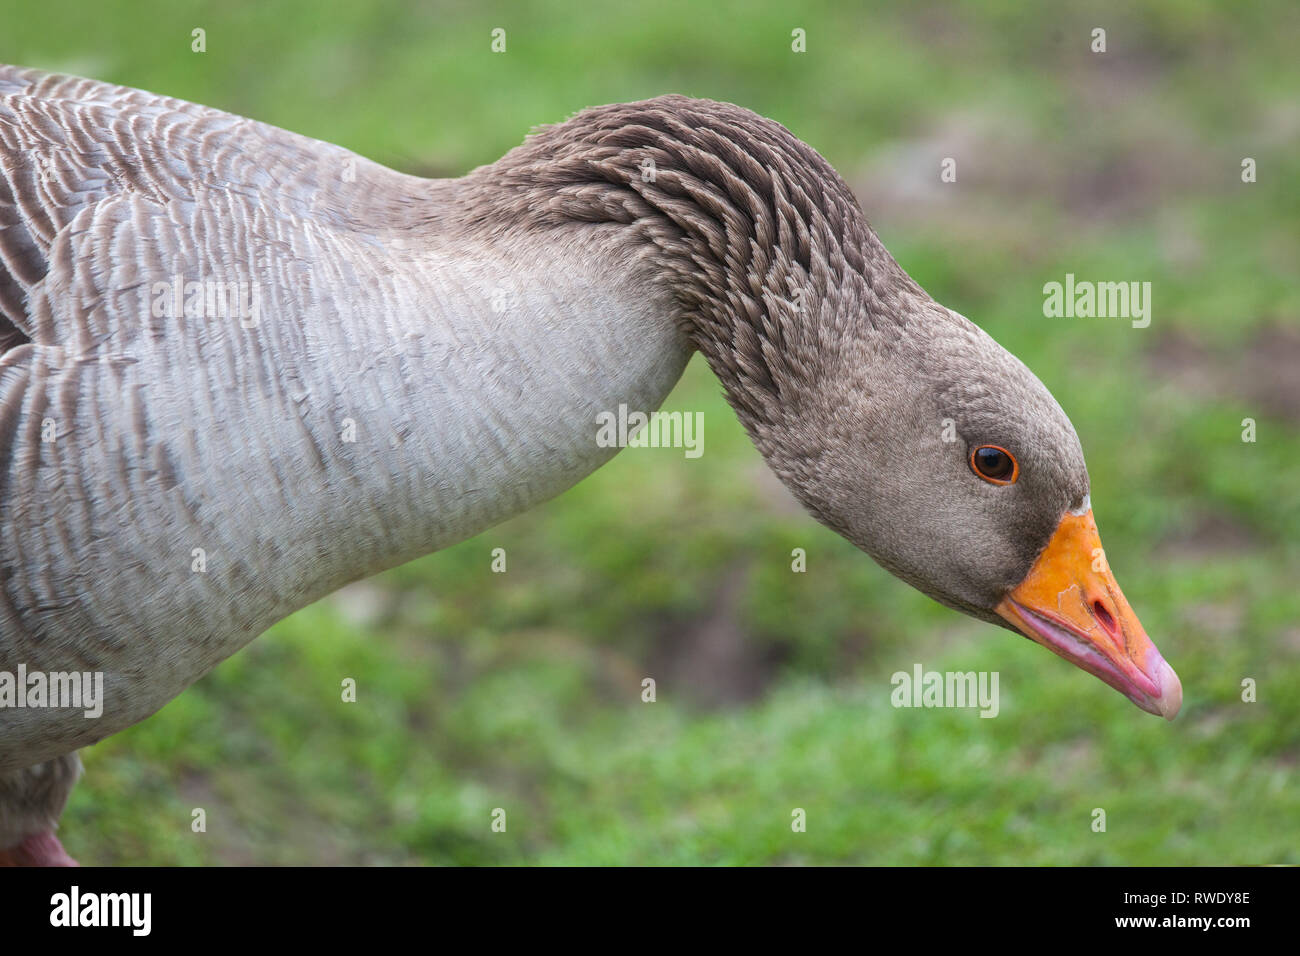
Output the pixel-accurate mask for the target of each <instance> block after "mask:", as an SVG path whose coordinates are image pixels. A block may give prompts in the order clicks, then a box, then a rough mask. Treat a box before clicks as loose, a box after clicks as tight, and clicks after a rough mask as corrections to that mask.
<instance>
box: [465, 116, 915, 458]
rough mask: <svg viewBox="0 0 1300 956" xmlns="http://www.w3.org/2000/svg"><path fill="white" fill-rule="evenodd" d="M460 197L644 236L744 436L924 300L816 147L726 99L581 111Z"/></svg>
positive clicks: (488, 170)
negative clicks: (857, 342) (852, 346)
mask: <svg viewBox="0 0 1300 956" xmlns="http://www.w3.org/2000/svg"><path fill="white" fill-rule="evenodd" d="M460 201H461V203H462V204H463V205H462V208H463V209H465V210H467V217H468V218H469V220H470V222H471V224H472V225H474V226H475V227H476V228H479V229H482V228H484V227H488V228H495V229H496V230H498V231H499V232H506V233H508V232H511V231H513V230H517V229H521V228H522V229H545V228H559V229H565V228H574V227H575V225H578V224H617V225H620V226H623V227H625V229H624V230H623V233H624V235H623V238H624V239H625V240H626V238H627V236H629V235H630V236H632V237H635V241H636V242H639V243H642V244H645V245H649V246H650V247H652V248H653V253H654V254H653V255H650V256H647V257H645V258H644V259H643V260H642V262H643V264H644V265H645V267H646V268H647V269H648V270H649V273H650V274H649V276H648V277H649V278H650V280H651V281H654V282H657V283H662V284H666V285H667V286H668V287H669V288H670V290H671V292H672V294H673V296H674V297H675V300H676V302H677V303H678V307H679V313H678V315H677V320H678V321H679V323H680V324H681V326H682V328H683V330H684V332H685V333H686V334H687V335H688V337H689V338H690V340H691V342H692V343H693V344H694V345H695V346H696V347H697V348H698V349H700V351H701V352H703V353H704V355H705V356H706V357H707V359H708V361H709V364H710V365H711V366H712V368H713V370H714V372H715V373H716V374H717V375H718V377H719V378H720V379H721V381H722V382H723V384H724V385H725V386H726V388H727V393H728V398H729V399H730V401H731V403H732V405H733V406H734V407H735V408H736V410H737V412H738V413H739V414H740V416H741V419H742V421H744V423H745V425H746V426H747V427H748V428H749V429H750V431H751V433H755V432H756V430H760V431H761V429H762V427H763V426H764V425H766V424H771V423H775V422H777V421H779V420H781V419H782V418H783V417H784V416H787V415H789V414H790V413H791V411H792V410H793V409H794V407H795V406H796V405H797V402H798V396H799V394H800V392H801V391H802V387H803V386H806V385H809V384H811V383H813V382H815V381H816V379H817V377H818V376H820V375H823V374H825V373H826V372H827V370H828V369H829V368H831V367H832V366H833V364H834V362H835V361H836V357H837V355H838V354H839V352H840V351H841V350H842V349H843V347H844V345H845V343H846V342H847V341H850V340H853V339H856V338H859V337H861V336H862V335H864V334H866V332H867V331H868V330H869V329H871V328H872V327H875V326H878V325H880V324H882V323H885V324H897V323H900V322H903V321H905V319H906V317H907V316H908V315H909V314H911V313H912V312H914V311H915V310H916V309H917V308H918V307H920V306H922V304H923V303H928V304H930V305H933V303H931V301H930V299H929V297H928V296H927V295H926V294H925V293H924V292H923V291H921V289H920V288H919V287H918V286H917V285H916V284H915V283H914V282H913V281H912V280H911V278H910V277H908V275H907V274H906V273H905V272H904V271H903V270H902V269H901V268H900V267H899V266H898V264H897V263H896V262H895V261H894V259H893V257H892V256H890V255H889V253H888V252H887V251H886V250H885V248H884V246H883V245H882V244H881V243H880V241H879V240H878V239H877V238H876V236H875V233H874V232H873V231H872V230H871V227H870V226H869V225H868V223H867V221H866V218H865V217H864V216H863V214H862V211H861V209H860V208H859V206H858V204H857V201H856V200H855V199H854V197H853V194H852V192H851V191H850V190H849V188H848V186H847V185H846V184H845V183H844V181H843V180H842V179H841V178H840V176H839V175H838V174H837V173H836V172H835V170H834V169H832V168H831V166H830V165H829V164H828V163H827V162H826V161H825V160H824V159H823V158H822V157H821V156H820V155H819V154H818V153H817V152H816V150H814V149H812V148H811V147H810V146H808V145H807V144H805V143H803V142H801V141H800V140H798V139H797V138H796V137H795V136H794V135H793V134H791V133H790V132H789V131H788V130H787V129H785V127H783V126H781V125H780V124H779V123H776V122H774V121H772V120H769V119H764V118H762V117H759V116H757V115H756V114H754V113H751V112H749V111H748V110H744V109H741V108H739V107H736V106H733V105H731V104H728V103H719V102H714V101H711V100H698V99H691V98H689V97H684V96H676V95H673V96H662V97H658V98H656V99H652V100H646V101H643V102H639V103H626V104H615V105H611V106H602V107H596V108H593V109H589V110H585V111H583V112H582V113H579V114H578V115H577V116H575V117H574V118H572V119H570V120H569V121H567V122H565V123H563V124H560V125H557V126H552V127H546V128H543V129H542V130H540V131H538V132H536V133H534V134H533V135H531V136H530V137H529V138H528V139H527V140H526V141H525V142H524V143H523V145H521V146H519V147H518V148H516V149H514V150H512V151H511V152H510V153H508V154H507V155H506V156H505V157H503V158H502V159H501V160H499V161H498V162H496V163H494V164H492V165H491V166H486V167H482V168H480V169H479V170H476V171H475V172H474V173H472V174H470V175H469V176H467V177H466V178H465V179H464V180H463V181H462V184H461V196H460ZM485 209H486V210H493V212H492V213H491V214H488V215H485V213H484V210H485Z"/></svg>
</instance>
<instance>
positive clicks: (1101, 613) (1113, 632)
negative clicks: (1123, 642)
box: [1092, 601, 1119, 638]
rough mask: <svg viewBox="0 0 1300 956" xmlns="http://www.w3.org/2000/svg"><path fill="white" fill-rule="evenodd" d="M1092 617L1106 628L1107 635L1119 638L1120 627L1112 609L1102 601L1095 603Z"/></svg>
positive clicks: (1093, 603)
mask: <svg viewBox="0 0 1300 956" xmlns="http://www.w3.org/2000/svg"><path fill="white" fill-rule="evenodd" d="M1092 615H1093V617H1095V618H1096V619H1097V623H1098V624H1100V625H1101V626H1102V627H1103V628H1105V630H1106V633H1108V634H1109V635H1110V636H1111V637H1116V638H1117V637H1119V625H1118V624H1116V623H1115V615H1114V614H1111V613H1110V609H1109V608H1107V607H1106V605H1105V604H1102V603H1101V601H1093V602H1092Z"/></svg>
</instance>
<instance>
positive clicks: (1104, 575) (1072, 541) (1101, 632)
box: [997, 510, 1183, 720]
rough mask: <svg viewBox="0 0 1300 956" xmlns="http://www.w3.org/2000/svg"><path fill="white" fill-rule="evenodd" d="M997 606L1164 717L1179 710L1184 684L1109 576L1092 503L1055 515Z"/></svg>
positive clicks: (1026, 632) (1056, 649)
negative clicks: (1033, 557)
mask: <svg viewBox="0 0 1300 956" xmlns="http://www.w3.org/2000/svg"><path fill="white" fill-rule="evenodd" d="M997 612H998V614H1000V615H1001V616H1002V617H1003V618H1005V619H1006V620H1007V621H1008V622H1010V623H1011V624H1012V625H1013V626H1014V627H1015V628H1016V630H1018V631H1020V632H1021V633H1022V634H1024V635H1025V636H1026V637H1029V638H1030V639H1032V640H1034V641H1037V642H1038V643H1039V644H1042V645H1043V646H1044V647H1046V648H1047V649H1048V650H1050V651H1052V652H1053V653H1056V654H1059V655H1060V656H1061V657H1064V658H1065V659H1066V660H1067V661H1070V662H1071V663H1073V664H1075V665H1077V666H1078V667H1081V668H1082V669H1083V670H1085V671H1087V672H1088V673H1089V674H1093V675H1095V676H1097V677H1100V678H1101V679H1102V680H1104V681H1105V682H1106V683H1107V684H1109V685H1110V686H1111V687H1114V688H1115V689H1116V690H1117V691H1119V692H1120V693H1121V694H1123V695H1124V696H1125V697H1127V698H1128V699H1129V700H1131V701H1133V703H1135V704H1137V705H1138V706H1139V707H1141V708H1142V709H1143V710H1145V711H1146V712H1147V713H1149V714H1156V715H1157V716H1160V717H1164V718H1165V719H1166V720H1173V719H1174V717H1175V716H1176V715H1177V714H1178V708H1179V707H1181V706H1182V703H1183V686H1182V684H1181V683H1179V681H1178V675H1177V674H1175V673H1174V669H1173V668H1172V667H1170V666H1169V665H1168V664H1166V663H1165V659H1164V658H1163V657H1161V656H1160V652H1159V651H1158V650H1156V646H1155V645H1154V644H1152V643H1151V639H1150V638H1149V637H1147V633H1146V631H1144V630H1143V629H1142V625H1141V623H1139V622H1138V619H1137V615H1136V614H1134V613H1133V609H1132V608H1131V607H1129V606H1128V601H1126V600H1124V594H1123V592H1121V591H1120V589H1119V585H1118V584H1116V583H1115V578H1114V576H1113V575H1112V574H1111V573H1110V567H1109V566H1108V565H1107V564H1106V556H1105V553H1104V552H1103V551H1102V549H1101V537H1100V536H1099V535H1098V534H1097V522H1096V521H1094V520H1093V517H1092V511H1091V510H1088V511H1086V512H1084V513H1083V514H1066V515H1065V517H1064V518H1062V519H1061V523H1060V525H1059V526H1058V527H1057V529H1056V533H1055V534H1053V535H1052V540H1051V541H1049V542H1048V543H1047V547H1046V548H1045V549H1044V550H1043V553H1042V554H1040V555H1039V556H1038V560H1037V561H1035V562H1034V566H1033V567H1032V568H1030V569H1029V574H1028V575H1027V576H1026V577H1025V579H1024V580H1023V581H1022V582H1020V584H1019V585H1018V586H1016V587H1015V588H1013V589H1012V590H1011V591H1010V593H1008V594H1007V596H1006V598H1005V599H1003V601H1002V603H1001V604H999V605H998V606H997Z"/></svg>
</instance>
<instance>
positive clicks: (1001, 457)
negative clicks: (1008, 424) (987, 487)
mask: <svg viewBox="0 0 1300 956" xmlns="http://www.w3.org/2000/svg"><path fill="white" fill-rule="evenodd" d="M975 463H976V464H977V465H979V469H980V474H981V475H984V476H985V477H987V478H997V479H999V480H1001V479H1003V478H1009V477H1011V458H1010V457H1009V456H1008V455H1006V454H1005V453H1003V452H1000V451H998V450H997V449H996V448H981V449H980V450H979V451H977V452H976V453H975Z"/></svg>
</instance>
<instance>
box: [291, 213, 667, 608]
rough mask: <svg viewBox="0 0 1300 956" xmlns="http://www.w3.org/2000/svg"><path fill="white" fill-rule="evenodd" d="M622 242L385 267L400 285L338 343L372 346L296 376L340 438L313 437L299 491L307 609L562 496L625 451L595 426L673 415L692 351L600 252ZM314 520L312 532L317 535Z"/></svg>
mask: <svg viewBox="0 0 1300 956" xmlns="http://www.w3.org/2000/svg"><path fill="white" fill-rule="evenodd" d="M613 235H614V233H613V232H612V231H609V230H593V231H591V232H590V234H588V235H587V236H586V237H584V238H580V237H579V236H577V235H575V234H573V233H572V232H570V233H567V234H565V233H558V234H555V235H550V236H548V235H545V234H530V235H527V236H521V235H512V236H509V237H505V238H497V239H494V240H492V241H486V240H473V239H464V238H461V239H456V240H452V241H446V242H440V241H436V240H435V241H432V242H422V241H419V240H415V239H408V240H397V241H392V242H390V243H388V244H387V246H386V248H383V249H379V250H375V251H374V255H375V256H378V257H381V258H386V259H387V261H388V265H389V266H390V267H391V268H392V269H393V270H394V271H392V272H391V273H389V275H388V282H387V284H386V286H383V291H382V294H380V295H378V296H374V297H371V296H370V295H365V296H364V297H359V298H358V300H357V301H356V302H355V307H356V308H357V309H358V310H359V311H360V312H362V313H363V314H364V316H365V319H364V321H362V322H357V321H351V322H342V323H338V325H337V326H336V327H338V328H340V329H350V330H356V329H357V328H361V327H366V326H371V327H373V331H374V336H373V339H371V340H369V341H341V342H338V343H337V346H338V347H337V349H336V350H334V351H333V352H332V354H331V355H330V356H329V358H328V361H326V362H321V363H315V364H314V365H311V366H308V365H304V367H303V368H301V369H300V370H299V371H300V373H301V374H313V375H314V377H315V382H314V384H313V386H312V388H311V392H312V394H313V396H315V395H319V396H321V397H322V398H324V399H325V402H324V405H325V407H327V408H328V409H329V414H328V421H329V422H330V423H331V424H332V425H333V426H334V434H333V435H330V436H319V435H318V437H317V441H318V443H320V444H321V445H322V455H321V458H322V462H323V467H319V468H317V469H316V472H315V473H314V474H313V472H312V470H311V469H310V468H306V469H304V473H303V474H301V475H300V476H299V478H298V479H297V480H295V481H293V482H292V483H291V484H290V490H291V494H292V495H293V496H294V498H295V499H296V500H294V501H292V502H290V503H289V507H287V508H286V509H285V512H284V514H285V517H284V518H283V519H282V521H283V524H284V525H285V526H286V529H285V530H286V531H287V533H288V535H289V536H290V537H291V538H296V539H297V540H298V542H299V544H300V546H301V547H302V548H303V549H304V550H306V551H309V552H314V553H315V554H317V555H319V556H320V558H319V560H318V561H317V562H316V567H315V572H314V574H313V579H312V580H310V581H303V582H301V586H302V587H303V588H304V589H305V590H306V591H307V592H308V594H310V593H311V592H319V593H325V592H327V591H329V590H331V589H333V588H334V587H337V586H338V584H339V583H341V582H342V581H343V580H350V579H354V578H357V577H361V576H365V575H367V574H370V573H373V572H375V571H378V570H382V569H384V568H387V567H391V566H393V565H395V564H398V563H401V562H403V561H406V560H409V559H411V558H414V557H417V556H419V555H422V554H426V553H428V552H430V551H434V550H437V549H439V548H443V547H447V546H448V545H451V544H454V543H456V542H458V541H461V540H463V539H465V538H468V537H471V536H473V535H475V534H478V533H479V532H481V531H483V530H485V529H487V528H490V527H492V526H493V525H495V524H497V523H499V522H501V521H503V520H505V519H506V518H509V517H511V516H512V515H515V514H518V513H520V512H523V511H526V510H528V509H529V508H531V507H532V506H534V505H536V504H538V503H540V502H542V501H545V500H547V499H549V498H551V497H553V496H555V495H557V494H559V493H560V492H562V491H564V490H565V489H567V488H569V487H570V486H572V485H574V484H576V483H577V482H578V481H580V480H581V479H582V478H583V477H585V476H586V475H588V474H590V473H591V472H592V471H594V470H595V469H596V468H598V467H599V466H600V465H601V464H603V463H604V462H605V461H607V460H608V459H609V458H610V457H611V456H612V455H613V454H614V453H615V451H616V450H617V449H615V448H608V447H602V446H601V445H599V444H598V443H597V441H596V436H597V421H598V417H597V416H598V415H599V413H601V412H604V411H610V410H615V409H617V408H618V407H619V405H620V404H624V405H627V406H628V407H629V408H633V409H641V410H645V411H650V410H653V409H655V408H658V407H659V405H660V404H661V403H662V402H663V400H664V398H665V397H666V396H667V394H668V392H669V391H670V390H671V389H672V387H673V385H674V384H675V382H676V381H677V379H678V378H679V377H680V376H681V373H682V370H683V369H684V367H685V364H686V361H687V360H688V358H689V356H690V351H691V350H690V347H689V345H688V343H687V342H686V340H685V338H684V337H683V336H682V335H681V334H680V333H679V332H678V330H677V329H676V328H675V327H674V324H673V316H672V310H671V303H670V302H668V301H667V299H666V297H665V295H664V294H663V292H662V291H661V290H658V289H656V288H654V287H653V286H652V285H650V284H648V283H647V282H645V281H643V280H640V279H638V278H636V276H634V275H633V274H631V273H630V272H629V271H628V269H627V260H626V259H625V258H622V257H623V255H624V251H623V250H620V249H618V248H612V247H610V246H606V245H603V244H602V242H601V238H602V237H603V238H604V239H606V240H609V239H611V238H612V236H613ZM351 258H352V259H353V261H354V262H355V261H356V258H357V257H356V254H355V252H354V253H353V254H352V256H351ZM376 278H379V277H378V276H377V277H376ZM320 318H321V320H323V321H325V322H329V319H328V318H325V317H320ZM311 401H312V402H313V403H314V402H315V398H312V399H311ZM320 411H323V409H321V410H320ZM312 417H313V418H314V417H317V416H316V415H315V414H313V416H312ZM340 498H342V499H343V500H345V501H346V505H345V506H344V507H342V508H339V507H338V506H337V503H338V501H339V500H340ZM290 515H292V517H290ZM303 515H315V517H316V521H315V522H313V524H312V526H311V527H310V528H307V527H304V522H303V521H302V520H301V518H300V516H303ZM359 557H360V558H362V560H358V558H359ZM282 564H283V566H285V567H286V569H292V568H303V567H308V566H310V565H311V564H312V562H298V561H286V562H283V563H282ZM286 583H288V582H286Z"/></svg>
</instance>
